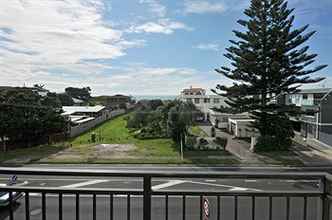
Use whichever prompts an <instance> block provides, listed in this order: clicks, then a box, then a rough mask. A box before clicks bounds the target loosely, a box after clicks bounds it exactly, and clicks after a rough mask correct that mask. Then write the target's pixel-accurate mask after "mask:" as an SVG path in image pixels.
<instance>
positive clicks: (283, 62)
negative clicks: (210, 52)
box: [213, 0, 327, 150]
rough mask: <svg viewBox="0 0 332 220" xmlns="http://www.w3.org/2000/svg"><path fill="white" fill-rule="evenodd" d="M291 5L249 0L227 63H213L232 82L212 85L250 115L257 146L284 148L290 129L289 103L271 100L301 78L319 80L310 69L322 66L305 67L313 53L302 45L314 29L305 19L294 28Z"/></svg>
mask: <svg viewBox="0 0 332 220" xmlns="http://www.w3.org/2000/svg"><path fill="white" fill-rule="evenodd" d="M293 11H294V9H289V8H288V5H287V1H285V0H252V1H251V5H250V7H249V8H248V9H246V10H245V12H244V14H245V15H246V16H247V17H248V19H247V20H239V21H238V23H239V24H240V25H241V26H242V27H243V29H244V31H233V32H234V34H235V36H236V37H237V40H231V41H230V42H231V44H232V45H231V46H230V47H228V48H227V49H226V50H227V53H226V54H224V56H225V57H226V58H228V59H229V60H230V61H231V67H221V68H219V69H216V71H217V72H218V73H221V74H222V75H224V76H226V77H227V78H229V79H231V80H234V81H235V82H234V84H233V85H232V86H224V85H217V87H216V90H213V91H214V92H215V93H217V94H219V95H222V96H225V97H227V98H228V101H227V103H228V104H229V105H230V106H231V107H232V108H233V109H236V110H238V111H240V112H245V111H248V112H250V113H252V115H253V118H254V119H256V120H255V123H253V125H252V126H253V127H255V128H256V129H257V130H258V131H259V132H260V138H259V139H258V145H257V146H262V145H264V146H263V148H264V147H267V148H269V147H271V146H272V145H273V146H274V149H276V148H278V149H283V148H287V147H288V146H289V145H290V144H291V137H292V136H293V135H294V132H293V129H292V126H291V123H290V121H289V114H290V113H293V112H294V111H295V106H286V105H285V103H273V102H271V100H272V99H274V98H276V97H278V96H280V95H284V94H292V93H296V92H298V91H299V88H300V86H301V85H302V84H308V83H316V82H319V81H321V80H323V79H324V78H320V77H318V78H312V77H311V75H312V74H313V73H315V72H317V71H320V70H322V69H324V68H325V67H326V66H327V65H320V66H317V67H314V68H311V67H310V66H311V64H312V63H314V61H315V58H316V57H317V54H310V53H308V49H309V47H308V46H302V45H303V44H304V43H305V42H306V41H307V40H308V39H309V38H311V37H312V36H313V35H314V33H315V31H312V32H308V33H307V32H306V30H307V29H308V27H309V26H308V25H306V26H304V27H302V28H299V29H294V28H293V21H294V15H292V13H293ZM271 143H272V144H271ZM270 144H271V146H267V145H270ZM267 148H266V150H267Z"/></svg>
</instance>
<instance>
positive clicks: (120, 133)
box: [70, 115, 179, 157]
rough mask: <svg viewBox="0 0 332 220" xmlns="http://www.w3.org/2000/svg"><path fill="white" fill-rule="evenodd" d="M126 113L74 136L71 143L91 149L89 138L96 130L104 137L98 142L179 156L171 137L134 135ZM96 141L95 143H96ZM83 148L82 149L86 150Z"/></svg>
mask: <svg viewBox="0 0 332 220" xmlns="http://www.w3.org/2000/svg"><path fill="white" fill-rule="evenodd" d="M125 117H126V115H123V116H120V117H117V118H115V119H113V120H110V121H108V122H106V123H104V124H102V125H101V126H99V127H97V128H95V129H92V130H91V131H89V132H87V133H85V134H83V135H81V136H79V137H77V138H74V139H73V140H71V142H70V143H71V144H72V145H73V146H74V148H75V147H76V149H80V148H82V147H83V148H84V149H85V150H86V151H89V149H88V148H87V146H89V145H91V143H90V142H89V139H91V134H92V133H93V132H94V133H96V134H97V136H99V135H100V136H101V137H102V139H101V140H98V138H97V143H103V144H134V145H135V146H136V147H137V149H136V150H135V152H132V154H133V155H138V156H142V157H144V156H155V157H177V156H179V154H178V151H177V147H176V145H175V143H174V142H173V141H172V140H171V139H169V138H165V139H162V138H161V139H148V140H140V139H137V138H135V137H134V136H133V133H131V132H130V131H129V129H128V128H127V127H126V123H127V122H126V120H125ZM95 144H96V143H94V145H95ZM84 149H81V150H84Z"/></svg>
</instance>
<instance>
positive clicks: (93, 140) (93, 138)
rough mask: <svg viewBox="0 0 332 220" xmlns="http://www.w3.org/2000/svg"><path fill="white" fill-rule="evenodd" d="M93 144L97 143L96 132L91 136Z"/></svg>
mask: <svg viewBox="0 0 332 220" xmlns="http://www.w3.org/2000/svg"><path fill="white" fill-rule="evenodd" d="M91 142H92V143H95V142H96V133H94V132H93V133H92V134H91Z"/></svg>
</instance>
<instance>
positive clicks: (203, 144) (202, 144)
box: [199, 138, 209, 149]
mask: <svg viewBox="0 0 332 220" xmlns="http://www.w3.org/2000/svg"><path fill="white" fill-rule="evenodd" d="M208 144H209V142H208V141H207V140H206V139H205V138H200V139H199V149H205V148H206V146H207V145H208Z"/></svg>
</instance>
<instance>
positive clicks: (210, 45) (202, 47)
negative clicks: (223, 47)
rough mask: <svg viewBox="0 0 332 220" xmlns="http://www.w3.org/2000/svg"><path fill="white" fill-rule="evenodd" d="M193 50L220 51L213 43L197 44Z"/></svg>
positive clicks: (218, 46) (217, 45)
mask: <svg viewBox="0 0 332 220" xmlns="http://www.w3.org/2000/svg"><path fill="white" fill-rule="evenodd" d="M194 48H196V49H200V50H210V51H220V45H219V44H215V43H208V44H198V45H196V46H194Z"/></svg>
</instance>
